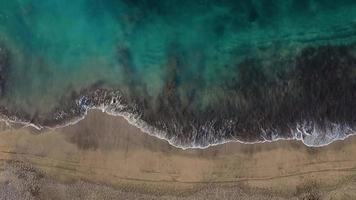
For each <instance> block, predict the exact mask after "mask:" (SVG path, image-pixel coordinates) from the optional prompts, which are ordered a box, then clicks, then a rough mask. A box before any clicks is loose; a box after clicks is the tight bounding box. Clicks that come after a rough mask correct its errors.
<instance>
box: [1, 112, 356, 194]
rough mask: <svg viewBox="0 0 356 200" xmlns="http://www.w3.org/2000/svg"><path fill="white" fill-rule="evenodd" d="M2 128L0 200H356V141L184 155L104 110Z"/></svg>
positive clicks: (234, 147)
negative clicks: (69, 121)
mask: <svg viewBox="0 0 356 200" xmlns="http://www.w3.org/2000/svg"><path fill="white" fill-rule="evenodd" d="M0 130H1V131H0V167H1V171H0V199H356V176H355V175H356V156H355V155H356V137H352V138H349V139H347V140H345V141H339V142H335V143H333V144H331V145H328V146H326V147H322V148H308V147H306V146H304V145H303V144H302V143H301V142H297V141H279V142H273V143H265V144H254V145H244V144H240V143H229V144H224V145H219V146H215V147H211V148H209V149H205V150H185V151H183V150H180V149H177V148H174V147H172V146H170V145H169V144H168V143H167V142H166V141H163V140H159V139H157V138H155V137H151V136H149V135H147V134H145V133H142V132H141V131H140V130H139V129H138V128H136V127H134V126H132V125H130V124H128V123H127V122H126V121H125V120H124V119H123V118H121V117H113V116H109V115H106V114H104V113H102V112H101V111H91V112H90V113H89V115H88V116H87V117H86V118H85V119H84V120H82V121H81V122H79V123H78V124H76V125H73V126H70V127H65V128H61V129H56V130H47V131H41V132H38V131H36V130H34V129H31V128H14V127H10V126H6V125H5V124H2V125H1V126H0Z"/></svg>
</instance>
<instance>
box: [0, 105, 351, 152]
mask: <svg viewBox="0 0 356 200" xmlns="http://www.w3.org/2000/svg"><path fill="white" fill-rule="evenodd" d="M79 104H80V103H79ZM110 106H111V105H104V104H102V105H101V106H91V107H84V111H83V114H82V115H79V116H76V117H74V118H73V119H70V120H69V121H67V122H65V123H63V124H59V125H56V126H54V127H51V126H41V125H37V124H34V123H31V122H28V121H27V122H26V121H23V120H21V119H18V118H15V119H13V118H9V117H7V116H6V115H4V114H2V117H1V118H0V121H3V122H5V123H6V124H15V125H23V126H24V127H33V128H35V129H37V130H38V131H43V130H55V129H61V128H65V127H67V126H73V125H75V124H77V123H79V122H80V121H82V120H84V119H85V117H86V116H87V115H88V113H89V112H95V111H101V112H103V113H105V114H107V115H110V116H114V117H123V118H124V119H125V120H126V121H127V122H128V123H129V124H131V125H133V126H135V127H137V128H139V129H140V130H141V131H142V132H144V133H145V134H148V135H150V136H154V137H156V138H158V139H161V140H164V141H166V142H168V143H169V144H170V145H172V146H173V147H175V148H179V149H183V150H187V149H207V148H210V147H214V146H218V145H223V144H227V143H240V144H247V145H253V144H263V143H273V142H278V141H300V142H302V143H303V144H304V145H305V146H307V147H311V148H318V147H324V146H327V145H330V144H332V143H334V142H337V141H343V140H346V139H347V138H349V137H352V136H354V135H356V131H354V130H352V129H351V128H348V127H346V128H343V129H349V130H350V132H349V133H347V134H345V133H343V136H341V137H335V138H332V139H331V140H329V141H328V142H326V143H321V144H317V145H313V144H308V143H306V142H305V137H304V134H305V135H306V136H311V135H309V134H308V133H306V132H305V131H300V130H298V128H297V130H298V132H294V133H292V136H293V137H287V138H283V137H279V136H277V137H276V138H275V139H273V140H268V139H265V140H258V141H253V142H246V141H241V140H239V139H236V138H234V139H230V140H222V141H218V142H216V143H211V144H208V145H205V146H198V145H194V144H193V143H192V144H191V145H190V146H189V145H184V146H183V145H177V144H176V142H175V141H174V138H171V139H169V138H168V137H167V133H165V132H164V131H162V130H158V129H157V128H155V127H153V126H151V125H149V124H147V123H146V122H145V121H143V120H142V119H140V118H139V116H136V115H135V114H132V113H129V112H124V111H123V112H117V111H115V110H113V109H112V108H110ZM122 107H124V106H122ZM291 132H293V131H292V130H291Z"/></svg>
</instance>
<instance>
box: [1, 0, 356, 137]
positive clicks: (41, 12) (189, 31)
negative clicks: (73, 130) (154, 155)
mask: <svg viewBox="0 0 356 200" xmlns="http://www.w3.org/2000/svg"><path fill="white" fill-rule="evenodd" d="M355 40H356V3H355V2H354V1H352V0H339V1H337V3H336V2H335V1H326V0H324V1H322V0H299V1H298V0H276V1H273V2H271V1H267V0H254V1H252V0H244V1H243V0H241V1H236V0H235V1H233V0H223V1H217V0H199V1H176V0H168V1H158V0H151V1H149V0H132V1H129V0H101V1H100V0H52V1H44V0H40V1H34V0H16V1H15V0H14V1H1V2H0V45H1V47H2V48H1V49H2V51H3V52H6V55H7V57H8V58H9V64H8V65H7V67H6V70H5V71H6V72H3V73H4V76H5V80H4V81H3V82H4V84H3V85H4V89H3V92H2V94H1V104H2V105H3V106H4V107H6V108H7V109H8V110H9V111H10V112H15V113H16V112H21V113H26V114H28V115H30V116H31V117H32V118H36V117H38V118H41V117H43V118H44V117H46V116H47V115H48V114H49V113H51V112H52V111H53V109H55V108H58V107H60V106H61V105H62V104H63V102H64V101H65V99H67V98H69V97H70V95H72V94H73V92H80V91H82V90H83V89H85V88H89V87H91V86H92V85H94V84H98V85H100V86H101V87H103V88H109V89H119V90H122V91H126V92H124V93H125V94H126V95H127V96H129V97H130V98H128V99H140V101H141V102H145V108H144V110H145V113H149V114H148V115H145V114H144V115H145V116H149V117H148V118H150V119H151V118H155V117H156V115H161V114H162V111H161V110H162V109H165V110H174V112H173V111H172V112H173V113H174V114H172V113H171V111H167V112H168V113H170V114H169V118H171V119H174V118H175V117H174V116H176V115H177V116H176V117H177V118H181V117H182V116H184V114H181V112H183V110H185V111H184V112H188V113H190V112H193V113H196V114H190V115H189V116H191V118H189V121H194V120H195V118H194V116H195V117H196V118H197V119H196V120H199V119H201V116H200V115H203V114H204V115H205V114H207V113H214V114H216V113H220V111H221V112H225V111H226V110H229V109H231V110H234V111H236V113H239V112H240V111H241V110H244V109H245V106H247V107H248V109H250V108H251V107H253V106H257V105H258V103H252V104H251V105H250V103H249V102H248V101H249V100H248V99H249V98H248V97H244V99H242V100H241V98H240V97H238V98H237V97H236V102H235V104H234V105H235V107H234V108H231V105H230V104H231V101H232V100H231V98H235V96H236V93H237V94H238V95H240V93H242V92H241V91H237V88H240V89H241V88H250V89H251V88H252V89H251V91H254V92H255V91H257V90H258V89H257V87H258V88H260V87H262V88H263V87H264V86H261V85H259V84H260V83H261V82H263V83H264V81H263V80H264V79H266V80H276V79H278V77H279V76H284V74H285V73H289V72H290V71H291V70H293V69H294V67H295V66H294V63H296V61H295V58H296V57H298V55H300V54H301V52H303V50H304V49H305V48H310V47H322V46H325V45H331V46H345V45H350V44H353V43H354V41H355ZM249 59H250V60H259V61H258V63H259V65H258V66H255V67H254V66H253V65H252V64H251V65H249V64H247V65H248V66H247V68H246V69H244V68H243V66H240V65H241V63H246V61H247V60H249ZM247 63H248V62H247ZM240 68H241V69H240ZM243 70H245V71H243ZM246 70H247V71H246ZM259 72H263V77H262V79H263V80H262V79H261V77H260V76H259ZM242 73H247V75H246V76H241V74H242ZM350 79H352V78H350ZM347 80H348V79H347ZM244 84H247V86H244ZM266 87H267V86H266ZM167 91H173V92H172V93H174V95H169V94H170V93H169V92H168V93H167ZM351 92H353V91H351ZM252 93H253V92H252ZM244 95H247V96H248V95H252V96H253V94H251V92H248V93H246V94H245V93H244ZM271 95H272V96H273V94H271ZM350 95H351V94H350ZM267 97H269V96H268V95H267ZM347 98H351V97H347ZM227 99H229V100H227ZM172 101H174V102H179V105H178V104H177V103H172ZM227 101H228V102H229V103H226V102H227ZM162 102H163V103H162ZM173 104H174V105H173ZM224 104H226V106H225V107H224V106H222V108H221V105H224ZM162 105H165V106H166V108H161V106H162ZM229 106H230V107H229ZM264 106H265V105H264ZM257 107H258V106H257ZM262 107H263V106H262ZM177 109H178V110H180V111H177ZM215 109H216V110H215ZM219 109H221V110H219ZM246 109H247V108H246ZM248 109H247V110H248ZM353 109H354V107H352V108H351V110H353ZM191 110H193V111H191ZM241 112H242V111H241ZM262 112H263V111H262ZM163 113H164V112H163ZM178 116H179V117H178ZM219 116H220V114H217V117H219ZM223 116H224V117H225V115H223ZM234 117H235V116H234V114H231V113H230V114H229V115H228V119H231V118H234ZM269 117H271V116H269ZM157 118H159V117H157ZM209 120H210V119H209ZM148 121H149V120H148ZM153 121H154V120H153ZM178 121H181V123H182V124H187V122H184V120H178ZM184 126H186V125H183V127H184ZM230 132H231V131H230ZM230 132H229V135H231V133H230ZM241 137H242V136H241Z"/></svg>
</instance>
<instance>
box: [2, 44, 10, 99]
mask: <svg viewBox="0 0 356 200" xmlns="http://www.w3.org/2000/svg"><path fill="white" fill-rule="evenodd" d="M9 67H10V52H9V51H8V50H7V49H6V48H5V47H4V46H3V45H1V44H0V96H3V95H4V93H5V84H6V76H7V72H8V70H9V69H8V68H9Z"/></svg>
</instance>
